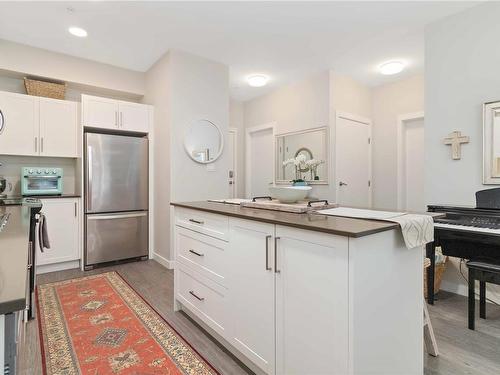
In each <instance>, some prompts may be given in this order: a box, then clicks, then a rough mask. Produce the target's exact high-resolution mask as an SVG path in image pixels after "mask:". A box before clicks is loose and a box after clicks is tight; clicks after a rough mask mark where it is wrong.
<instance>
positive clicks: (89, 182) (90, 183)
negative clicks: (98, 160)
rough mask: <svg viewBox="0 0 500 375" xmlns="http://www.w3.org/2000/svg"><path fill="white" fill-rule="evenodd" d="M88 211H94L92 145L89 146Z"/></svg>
mask: <svg viewBox="0 0 500 375" xmlns="http://www.w3.org/2000/svg"><path fill="white" fill-rule="evenodd" d="M86 200H87V211H92V147H90V146H87V196H86Z"/></svg>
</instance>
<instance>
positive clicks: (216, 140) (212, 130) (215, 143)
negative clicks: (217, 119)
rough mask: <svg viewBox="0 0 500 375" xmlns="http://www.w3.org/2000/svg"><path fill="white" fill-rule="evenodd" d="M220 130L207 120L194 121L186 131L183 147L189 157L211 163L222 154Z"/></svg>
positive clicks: (200, 161) (222, 141)
mask: <svg viewBox="0 0 500 375" xmlns="http://www.w3.org/2000/svg"><path fill="white" fill-rule="evenodd" d="M223 143H224V140H223V136H222V132H221V130H220V129H219V127H218V126H217V125H215V124H214V123H213V122H211V121H208V120H196V121H194V122H193V123H192V124H191V126H190V127H189V129H188V130H187V132H186V136H185V138H184V147H185V149H186V152H187V153H188V155H189V157H190V158H191V159H193V160H194V161H196V162H198V163H202V164H208V163H213V162H214V161H216V160H217V159H218V158H219V156H220V155H221V154H222V148H223Z"/></svg>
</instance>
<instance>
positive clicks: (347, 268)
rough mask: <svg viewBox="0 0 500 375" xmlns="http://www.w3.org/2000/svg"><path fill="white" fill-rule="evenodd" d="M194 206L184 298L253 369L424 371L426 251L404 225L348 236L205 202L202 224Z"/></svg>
mask: <svg viewBox="0 0 500 375" xmlns="http://www.w3.org/2000/svg"><path fill="white" fill-rule="evenodd" d="M190 211H192V210H190ZM184 214H186V212H185V211H182V210H179V211H177V208H176V215H177V216H176V218H177V221H176V224H177V225H176V228H175V230H176V242H175V244H176V245H175V253H176V270H175V276H176V277H175V289H176V305H177V307H179V306H180V307H182V308H183V309H186V310H188V311H189V312H192V313H194V314H195V315H196V316H197V317H199V318H200V320H201V322H202V323H204V325H206V326H208V327H209V328H212V329H213V330H215V332H216V333H218V334H219V336H220V337H217V338H218V339H221V338H222V340H220V341H221V342H222V343H223V344H224V345H226V347H227V348H228V349H229V350H230V351H232V352H233V353H234V354H235V355H236V356H238V357H239V358H240V359H241V360H242V361H243V362H244V363H245V364H246V365H247V366H248V367H249V368H250V369H251V370H253V371H254V372H256V373H264V374H270V375H275V374H277V375H327V374H332V375H347V374H351V375H372V374H394V375H396V374H408V375H410V374H411V375H418V374H420V375H421V374H422V372H423V360H422V358H423V351H422V348H423V339H422V337H423V335H422V326H423V320H422V317H423V314H422V311H423V305H422V303H423V298H422V283H423V278H422V253H421V251H416V250H418V249H412V250H408V249H407V248H406V246H405V244H404V241H403V238H402V236H401V234H400V233H399V232H398V231H393V230H391V231H384V232H380V233H374V234H371V235H368V236H363V237H359V238H354V237H351V238H348V237H346V236H339V235H334V234H327V233H321V232H317V231H311V230H302V229H298V228H294V227H289V226H282V225H277V224H270V223H263V222H260V221H255V220H244V219H240V218H234V217H229V216H225V215H218V214H212V213H211V214H210V215H212V216H213V217H212V218H211V222H208V221H205V220H203V219H200V217H201V216H200V217H198V216H197V215H203V214H204V213H203V212H202V211H199V213H196V212H189V218H191V219H192V220H195V221H198V222H200V223H202V224H198V226H192V225H191V224H188V223H190V221H189V219H188V220H187V221H186V220H184V219H182V217H181V216H182V215H184ZM224 219H225V220H227V223H228V226H227V227H226V226H225V225H222V223H225V222H226V221H225V220H224ZM215 223H217V225H215ZM205 225H208V227H209V228H205V229H204V232H203V233H201V230H200V227H203V226H205ZM210 228H212V229H214V228H218V229H217V230H208V229H210ZM209 233H210V234H211V235H210V234H209ZM221 234H223V235H221ZM196 253H198V255H197V254H196ZM217 263H219V264H217ZM216 275H222V276H224V275H225V277H219V276H216ZM394 299H397V301H398V303H397V306H396V305H395V304H394V303H392V302H393V301H394Z"/></svg>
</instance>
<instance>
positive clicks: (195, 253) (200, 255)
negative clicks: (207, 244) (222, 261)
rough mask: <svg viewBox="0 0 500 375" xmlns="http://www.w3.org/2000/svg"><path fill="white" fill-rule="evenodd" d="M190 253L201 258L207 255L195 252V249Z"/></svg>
mask: <svg viewBox="0 0 500 375" xmlns="http://www.w3.org/2000/svg"><path fill="white" fill-rule="evenodd" d="M189 252H190V253H191V254H194V255H198V256H199V257H203V256H205V254H202V253H198V252H196V251H194V250H193V249H189Z"/></svg>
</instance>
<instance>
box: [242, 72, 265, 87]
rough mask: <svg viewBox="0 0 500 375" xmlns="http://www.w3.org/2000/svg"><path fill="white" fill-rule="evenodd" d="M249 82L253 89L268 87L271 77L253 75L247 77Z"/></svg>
mask: <svg viewBox="0 0 500 375" xmlns="http://www.w3.org/2000/svg"><path fill="white" fill-rule="evenodd" d="M247 82H248V84H249V85H250V86H252V87H262V86H265V85H267V83H268V82H269V77H268V76H266V75H264V74H253V75H251V76H248V77H247Z"/></svg>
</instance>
